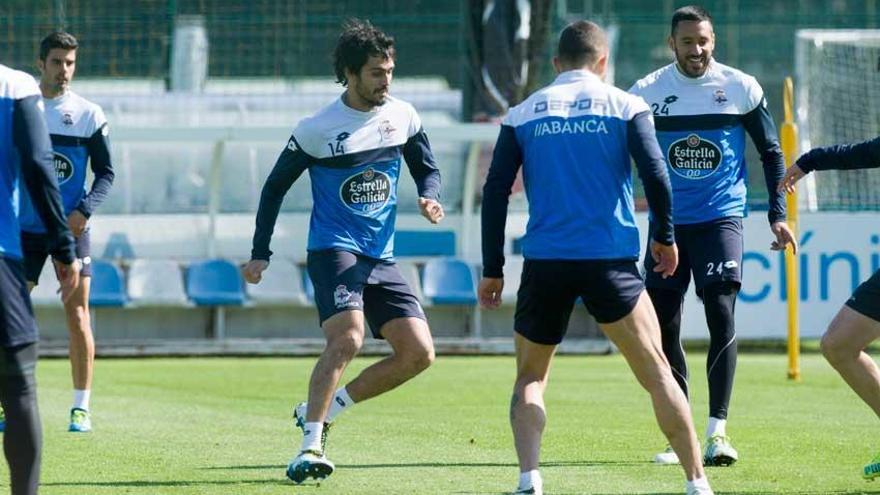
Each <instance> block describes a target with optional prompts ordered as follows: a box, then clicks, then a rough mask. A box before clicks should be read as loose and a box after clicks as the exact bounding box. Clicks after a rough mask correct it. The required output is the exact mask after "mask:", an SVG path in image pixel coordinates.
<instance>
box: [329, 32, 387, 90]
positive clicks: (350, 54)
mask: <svg viewBox="0 0 880 495" xmlns="http://www.w3.org/2000/svg"><path fill="white" fill-rule="evenodd" d="M371 56H374V57H382V58H384V59H394V56H395V53H394V38H393V37H392V36H389V35H387V34H385V33H383V32H382V31H381V30H380V29H379V28H377V27H375V26H373V24H371V23H370V21H367V20H360V19H349V20H347V21H346V22H345V24H344V25H343V26H342V34H340V35H339V41H338V42H337V43H336V49H335V50H334V51H333V68H334V69H335V71H336V82H338V83H339V84H342V85H343V86H347V85H348V78H347V77H345V69H348V70H349V71H351V72H352V73H354V74H357V73H359V72H360V71H361V68H362V67H363V66H364V64H366V63H367V60H368V59H369V58H370V57H371Z"/></svg>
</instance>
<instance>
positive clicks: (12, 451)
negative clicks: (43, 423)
mask: <svg viewBox="0 0 880 495" xmlns="http://www.w3.org/2000/svg"><path fill="white" fill-rule="evenodd" d="M42 106H43V103H42V100H41V99H40V89H39V88H38V87H37V83H36V82H35V81H34V79H33V78H32V77H31V76H30V75H28V74H25V73H24V72H19V71H15V70H12V69H10V68H8V67H5V66H2V65H0V108H2V110H3V111H2V112H0V115H2V118H0V197H2V198H3V201H0V347H2V349H0V403H2V405H3V409H4V410H5V412H6V433H5V434H4V437H3V451H4V453H5V454H6V462H7V463H9V471H10V476H9V479H10V485H11V489H12V493H13V494H14V495H33V494H36V493H37V486H38V485H39V482H40V451H41V445H42V432H41V427H40V415H39V412H38V411H37V390H36V389H37V385H36V382H35V379H34V368H35V367H36V364H37V326H36V322H35V321H34V313H33V309H32V308H31V303H30V298H29V297H28V293H27V285H26V283H25V279H24V273H23V267H22V261H21V258H22V253H21V238H20V236H19V231H20V227H19V223H18V213H19V206H18V198H19V194H20V193H21V192H22V190H23V188H21V187H20V185H21V181H22V179H24V183H25V184H26V186H27V189H28V191H29V193H30V196H31V198H32V200H33V202H34V205H35V206H36V208H37V211H38V212H39V214H40V218H41V219H42V220H43V222H44V225H46V235H47V236H48V240H49V241H48V242H49V249H50V251H51V252H52V255H53V257H54V260H55V269H56V270H57V272H58V278H59V279H60V281H61V293H62V298H64V299H65V300H66V299H68V298H69V297H70V296H71V294H72V293H73V292H74V291H76V288H77V285H78V284H79V263H77V261H76V258H75V257H74V246H73V236H72V235H71V233H70V229H69V228H68V227H67V219H66V218H65V217H64V208H63V206H62V204H61V197H60V195H59V194H58V185H57V184H56V182H55V177H54V176H55V171H54V170H53V168H52V148H51V143H50V142H49V133H48V131H47V130H46V122H45V121H44V120H43V110H42Z"/></svg>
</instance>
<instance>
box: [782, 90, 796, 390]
mask: <svg viewBox="0 0 880 495" xmlns="http://www.w3.org/2000/svg"><path fill="white" fill-rule="evenodd" d="M783 107H784V109H785V122H783V124H782V128H781V129H780V136H781V140H782V154H783V155H784V156H785V166H786V168H788V167H791V166H792V164H793V163H794V161H795V160H796V159H797V148H798V138H797V136H798V130H797V125H796V124H795V123H794V112H793V109H794V85H793V83H792V81H791V78H790V77H786V78H785V84H784V87H783ZM786 207H787V208H786V209H787V210H788V226H789V227H790V228H791V231H792V232H793V233H794V236H795V239H797V238H798V237H799V234H798V196H797V191H795V193H794V194H790V195H788V197H787V198H786ZM785 278H786V293H785V294H786V300H787V307H788V378H789V379H791V380H800V379H801V364H800V358H801V340H800V331H799V329H800V322H799V321H798V302H799V300H800V294H799V292H800V290H799V289H800V277H798V264H797V256H796V255H795V254H794V252H793V251H792V250H791V249H786V250H785Z"/></svg>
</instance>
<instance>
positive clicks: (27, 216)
mask: <svg viewBox="0 0 880 495" xmlns="http://www.w3.org/2000/svg"><path fill="white" fill-rule="evenodd" d="M77 46H78V45H77V41H76V38H74V37H73V36H72V35H70V34H68V33H64V32H54V33H52V34H50V35H48V36H46V37H45V38H44V39H43V40H42V41H41V42H40V57H39V60H38V61H37V67H38V68H39V69H40V91H41V92H42V94H43V103H44V105H45V106H46V112H45V115H46V125H47V126H48V128H49V134H50V136H51V138H52V148H53V150H54V158H55V175H56V177H57V179H58V187H59V189H60V190H61V199H62V202H63V203H64V212H65V214H66V215H67V221H68V224H69V225H70V230H71V231H72V232H73V235H74V237H75V238H76V257H77V258H78V259H79V260H80V262H81V263H82V272H81V277H82V280H81V282H80V286H79V288H78V289H77V290H76V292H74V293H73V295H72V297H71V298H70V299H68V300H67V301H65V303H64V313H65V316H66V319H67V330H68V334H69V335H70V367H71V375H72V378H73V404H72V407H71V409H70V425H69V427H68V430H69V431H72V432H88V431H91V429H92V422H91V414H90V408H89V398H90V395H91V388H92V374H93V370H94V363H95V341H94V337H93V336H92V327H91V321H90V320H89V288H90V286H91V276H92V268H91V258H90V256H91V247H90V233H89V225H88V221H89V218H90V217H91V216H92V214H93V213H94V212H95V210H96V209H97V207H98V206H99V205H100V204H101V202H103V201H104V198H106V197H107V193H108V192H109V191H110V186H111V185H112V184H113V167H112V166H111V164H110V143H109V142H108V127H107V119H106V118H105V117H104V112H103V111H102V110H101V107H99V106H98V105H96V104H94V103H92V102H90V101H88V100H86V99H85V98H83V97H81V96H79V95H78V94H76V93H74V92H73V91H72V90H71V89H70V87H69V86H70V82H71V80H73V74H74V71H75V70H76V53H77ZM87 166H91V169H92V173H93V174H94V180H93V181H92V185H91V188H90V189H89V190H88V192H87V191H86V188H85V185H86V167H87ZM21 230H22V234H21V240H22V248H23V250H24V271H25V278H26V279H27V281H28V290H33V288H34V286H36V285H37V282H38V280H39V279H40V272H42V270H43V265H44V264H45V262H46V258H47V257H48V256H49V254H50V252H49V251H50V250H49V247H50V243H49V242H48V241H49V238H48V236H47V235H46V227H45V226H44V224H43V221H42V220H41V219H40V217H39V216H38V215H36V213H35V211H34V209H33V207H32V206H31V205H30V202H29V201H23V202H22V215H21Z"/></svg>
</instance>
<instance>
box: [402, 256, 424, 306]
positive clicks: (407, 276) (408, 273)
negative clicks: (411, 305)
mask: <svg viewBox="0 0 880 495" xmlns="http://www.w3.org/2000/svg"><path fill="white" fill-rule="evenodd" d="M397 268H398V269H400V273H401V275H403V279H404V280H406V283H407V284H408V285H409V288H410V289H412V291H413V294H415V296H416V298H417V299H418V300H419V301H420V302H422V301H425V294H424V293H423V292H422V278H421V276H420V275H419V267H418V266H416V264H415V263H412V262H409V261H399V262H398V263H397Z"/></svg>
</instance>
